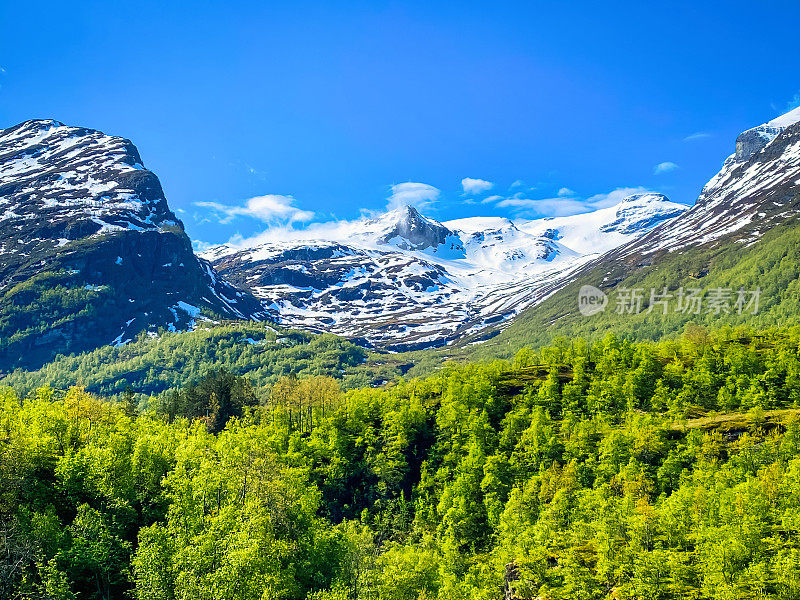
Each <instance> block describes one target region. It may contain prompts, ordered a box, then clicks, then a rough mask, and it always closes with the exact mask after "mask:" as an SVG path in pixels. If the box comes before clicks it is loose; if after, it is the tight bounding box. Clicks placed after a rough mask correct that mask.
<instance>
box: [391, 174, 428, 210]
mask: <svg viewBox="0 0 800 600" xmlns="http://www.w3.org/2000/svg"><path fill="white" fill-rule="evenodd" d="M439 195H440V192H439V190H438V189H437V188H435V187H433V186H432V185H428V184H427V183H414V182H411V181H409V182H407V183H398V184H396V185H393V186H392V195H391V196H389V197H388V198H387V200H388V201H389V203H388V205H387V208H388V209H389V210H392V209H395V208H399V207H401V206H415V207H417V208H425V207H426V206H429V205H430V204H432V203H434V202H436V200H438V199H439Z"/></svg>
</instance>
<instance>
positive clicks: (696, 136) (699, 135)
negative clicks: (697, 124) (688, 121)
mask: <svg viewBox="0 0 800 600" xmlns="http://www.w3.org/2000/svg"><path fill="white" fill-rule="evenodd" d="M710 137H711V134H710V133H708V132H706V131H697V132H695V133H692V134H691V135H687V136H686V137H685V138H683V141H684V142H696V141H697V140H704V139H706V138H710Z"/></svg>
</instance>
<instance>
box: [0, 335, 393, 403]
mask: <svg viewBox="0 0 800 600" xmlns="http://www.w3.org/2000/svg"><path fill="white" fill-rule="evenodd" d="M365 359H366V353H365V351H364V350H363V349H362V348H360V347H358V346H355V345H354V344H351V343H349V342H347V341H345V340H343V339H341V338H337V337H335V336H333V335H313V334H309V333H304V332H299V331H287V332H279V331H275V330H274V329H272V328H271V327H265V326H264V325H262V324H258V323H235V324H229V325H219V326H211V327H202V328H200V329H198V330H196V331H192V332H186V333H168V332H162V333H161V335H160V336H159V337H157V338H151V337H149V336H147V335H142V336H140V337H139V338H138V339H137V340H134V341H133V342H131V343H129V344H126V345H124V346H120V347H113V346H103V347H101V348H98V349H97V350H95V351H93V352H88V353H85V354H79V355H77V356H68V357H59V358H58V359H57V360H55V361H53V362H51V363H49V364H47V365H45V366H44V367H42V368H41V369H38V370H36V371H22V370H17V371H15V372H13V373H11V374H9V375H8V376H7V377H6V378H5V379H4V380H3V384H5V385H8V386H11V387H13V388H14V389H17V390H20V391H21V392H22V393H23V394H27V393H29V392H30V391H31V390H33V389H36V388H37V387H42V386H50V387H53V388H58V389H67V388H69V387H71V386H73V385H81V386H83V387H84V388H85V389H86V390H87V391H89V392H92V393H95V394H103V395H106V396H113V395H118V394H123V393H124V392H125V391H126V389H128V388H132V389H133V390H135V391H136V392H137V394H146V395H153V394H160V393H162V392H165V391H166V390H172V389H175V388H179V387H184V386H187V385H190V384H197V383H199V382H200V380H201V379H202V378H203V377H205V376H206V375H207V374H208V373H210V372H211V371H216V370H218V369H223V368H224V369H226V370H227V371H228V372H229V373H232V374H234V375H243V374H247V377H248V378H249V379H250V380H251V382H252V383H253V384H254V385H255V386H257V387H258V386H264V385H268V384H271V383H274V382H275V381H276V380H277V379H279V378H280V377H282V376H288V375H290V374H292V373H294V374H297V375H330V376H333V377H336V378H340V379H343V380H344V381H345V385H346V386H348V387H356V386H365V385H370V384H371V383H373V381H375V380H376V379H378V380H381V379H386V378H394V377H395V376H396V371H394V370H393V369H392V368H391V367H388V366H387V367H385V368H382V367H376V368H372V367H369V366H366V365H364V364H363V363H364V361H365Z"/></svg>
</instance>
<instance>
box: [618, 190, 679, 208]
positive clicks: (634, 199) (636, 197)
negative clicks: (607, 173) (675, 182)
mask: <svg viewBox="0 0 800 600" xmlns="http://www.w3.org/2000/svg"><path fill="white" fill-rule="evenodd" d="M669 201H670V199H669V198H667V197H666V196H665V195H664V194H659V193H657V192H643V193H641V194H631V195H630V196H625V198H623V199H622V201H620V203H619V204H618V205H617V206H623V205H628V204H653V203H655V202H669Z"/></svg>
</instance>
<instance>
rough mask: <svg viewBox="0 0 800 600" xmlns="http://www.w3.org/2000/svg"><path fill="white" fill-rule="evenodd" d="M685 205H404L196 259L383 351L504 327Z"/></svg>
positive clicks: (310, 320) (275, 309)
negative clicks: (468, 208) (506, 211)
mask: <svg viewBox="0 0 800 600" xmlns="http://www.w3.org/2000/svg"><path fill="white" fill-rule="evenodd" d="M686 208H687V207H685V206H683V205H680V204H675V203H673V202H670V201H669V200H667V199H666V197H664V196H662V195H661V194H637V195H633V196H630V197H627V198H625V199H624V200H623V201H622V202H620V203H619V204H618V205H615V206H611V207H607V208H603V209H600V210H596V211H593V212H588V213H584V214H580V215H574V216H571V217H559V218H554V219H553V218H548V219H537V220H535V221H529V220H517V221H514V220H511V219H507V218H503V217H470V218H465V219H456V220H452V221H445V222H443V223H441V222H439V221H436V220H435V219H432V218H430V217H427V216H424V215H422V214H421V213H420V212H419V211H418V210H417V209H416V208H413V207H408V206H403V207H400V208H397V209H395V210H392V211H388V212H386V213H384V214H382V215H379V216H376V217H372V218H362V219H358V220H356V221H350V222H339V223H333V224H326V225H319V226H312V227H310V228H308V229H306V230H301V231H294V230H278V231H276V232H275V235H267V236H266V237H265V236H261V238H260V240H261V241H260V242H259V243H258V244H255V245H253V246H250V247H233V246H222V247H218V248H214V249H211V250H209V251H207V252H205V253H204V254H203V255H202V256H203V257H204V258H206V259H207V260H209V261H211V262H212V263H213V265H214V266H215V267H216V268H217V269H218V270H219V271H220V273H222V274H223V276H225V277H226V278H227V279H228V280H230V281H231V282H233V283H235V284H236V285H239V286H240V287H243V288H246V289H248V290H250V291H251V292H253V293H254V294H255V295H256V296H257V297H259V298H261V300H262V302H263V304H264V306H265V307H266V308H267V309H268V310H269V311H270V312H271V314H272V315H273V317H274V318H275V319H276V320H278V321H279V322H281V323H284V324H286V325H291V326H296V327H304V328H309V329H312V330H317V331H331V332H334V333H337V334H340V335H344V336H347V337H351V338H357V339H361V340H364V341H365V342H366V343H367V344H371V345H374V346H377V347H383V348H389V349H398V350H399V349H408V348H417V347H427V346H432V345H439V344H443V343H447V342H449V341H452V340H455V339H458V338H459V337H460V336H462V335H464V334H467V333H473V332H475V331H479V330H481V329H483V328H485V327H487V326H489V325H491V324H493V323H497V322H501V321H504V320H507V319H509V318H511V317H512V316H513V315H515V314H517V313H518V312H519V311H520V310H522V309H523V308H524V307H526V306H528V305H530V304H531V303H533V302H535V301H536V300H537V299H538V298H539V297H540V292H541V290H543V289H544V288H545V284H548V285H549V284H552V283H553V282H557V281H559V280H560V279H563V278H565V277H567V276H568V274H569V273H571V272H572V271H573V270H575V269H576V268H578V267H579V266H581V265H582V264H584V263H585V262H586V261H588V260H590V259H591V258H592V257H595V256H597V255H598V254H599V253H602V252H604V251H606V250H608V249H611V248H614V247H616V246H618V245H619V244H621V243H624V242H626V241H629V240H631V239H634V238H635V237H637V236H639V235H641V234H642V233H644V232H646V231H648V230H649V229H651V228H652V227H655V226H656V225H657V224H659V223H662V222H663V221H665V220H668V219H672V218H674V217H675V216H677V215H679V214H680V213H682V212H683V211H684V210H686Z"/></svg>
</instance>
